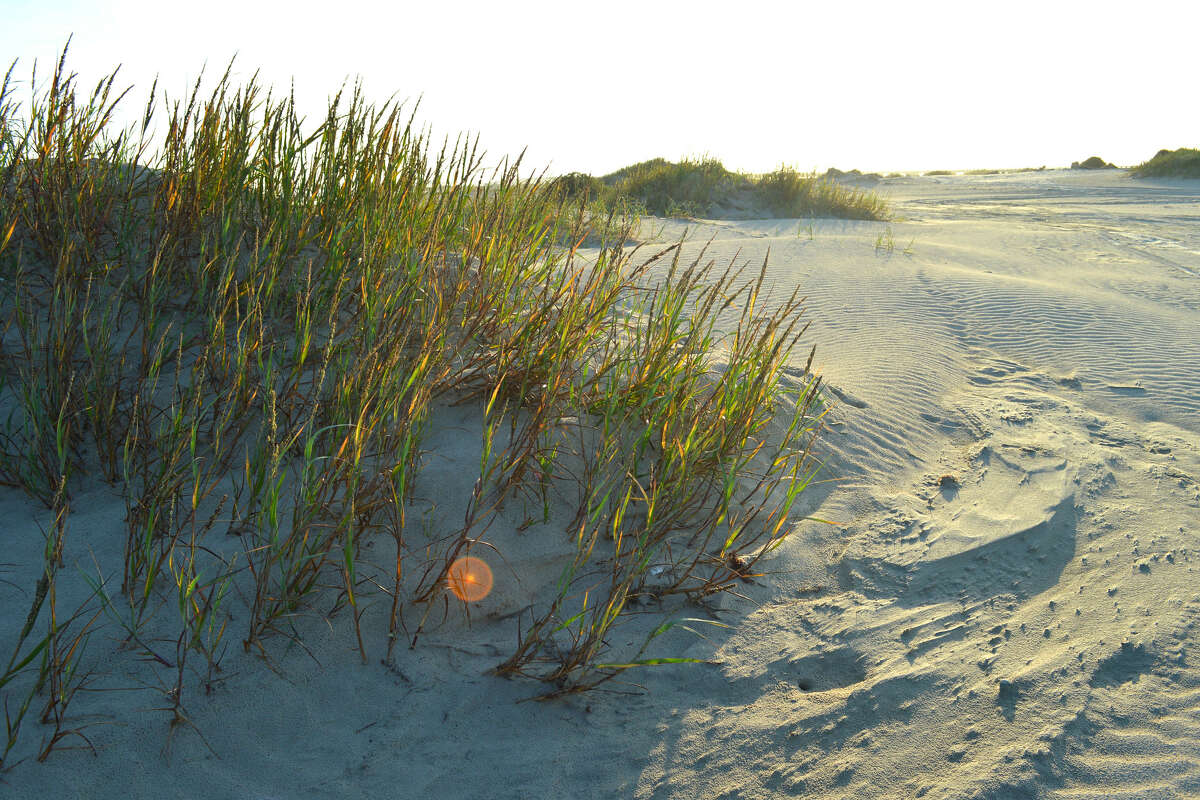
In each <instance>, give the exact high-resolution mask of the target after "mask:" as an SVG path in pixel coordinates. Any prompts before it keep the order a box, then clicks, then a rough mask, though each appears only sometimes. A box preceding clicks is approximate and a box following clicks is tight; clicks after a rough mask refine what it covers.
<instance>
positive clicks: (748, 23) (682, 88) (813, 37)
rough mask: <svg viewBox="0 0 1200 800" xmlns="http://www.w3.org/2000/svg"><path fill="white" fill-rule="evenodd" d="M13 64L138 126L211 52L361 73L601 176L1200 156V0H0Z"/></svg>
mask: <svg viewBox="0 0 1200 800" xmlns="http://www.w3.org/2000/svg"><path fill="white" fill-rule="evenodd" d="M0 19H2V20H3V25H0V59H2V60H3V61H5V62H6V64H5V66H7V62H10V61H11V60H12V59H13V58H18V59H19V60H20V61H19V64H18V68H17V76H18V77H19V78H21V79H22V80H23V81H25V80H27V79H28V77H29V70H30V68H31V67H32V66H33V61H34V59H35V58H36V59H37V60H38V64H39V74H40V75H43V76H48V74H49V71H50V69H51V68H52V66H53V60H54V58H55V55H56V53H57V51H59V50H61V48H62V45H63V43H64V42H65V41H66V39H67V36H68V35H70V34H72V33H73V34H74V36H75V38H74V40H73V42H72V44H71V54H70V57H69V60H68V64H69V66H70V67H71V68H72V69H73V70H74V71H76V72H78V73H79V74H80V77H81V78H82V79H84V83H90V82H94V81H95V80H97V79H98V78H99V77H101V75H102V74H104V73H105V72H107V71H109V70H111V69H112V68H113V67H115V66H117V65H118V64H120V65H122V70H121V73H120V78H119V80H118V83H120V84H121V85H130V84H132V85H133V86H134V91H133V92H132V93H131V95H130V97H129V99H128V101H127V103H126V111H127V112H128V113H129V115H130V118H132V117H133V116H135V115H136V114H137V113H138V112H139V111H140V107H141V106H142V105H143V104H144V102H145V97H146V92H147V91H148V89H149V87H150V84H151V81H152V80H153V78H154V75H155V74H158V75H159V85H160V87H163V88H166V89H167V90H168V91H170V92H171V93H172V94H173V95H175V96H178V95H179V94H181V93H182V92H183V90H184V88H185V87H186V86H188V85H190V82H191V81H192V80H193V79H194V78H195V76H196V75H197V74H198V73H199V71H200V69H201V67H202V66H203V65H204V64H205V63H206V62H207V64H208V69H209V72H219V71H221V70H222V69H223V68H224V66H225V65H226V63H227V62H228V61H229V59H230V58H231V57H232V56H234V54H237V61H236V62H235V63H236V67H237V72H238V73H240V74H241V75H243V76H245V75H247V74H249V73H250V72H253V71H254V70H256V69H258V70H260V71H261V74H262V77H263V78H264V79H265V80H266V81H267V82H269V83H274V84H275V85H277V86H281V87H284V88H286V87H287V85H288V83H289V82H290V80H291V79H293V78H294V79H295V82H296V87H297V95H298V98H299V99H300V101H301V103H302V104H303V106H304V107H305V108H306V109H308V110H309V114H310V118H313V119H317V118H319V117H320V116H321V111H322V110H323V108H324V101H325V100H326V98H327V97H328V96H330V95H331V94H332V93H334V92H335V91H336V90H337V88H338V87H339V85H341V84H342V82H343V81H345V80H347V79H353V78H354V77H355V76H361V77H362V79H363V81H364V85H365V88H366V90H367V93H368V95H369V96H371V97H373V98H376V99H385V98H387V97H388V96H390V95H393V94H395V95H396V96H397V97H399V98H402V99H403V98H412V99H415V98H417V97H418V96H423V100H422V102H421V113H420V115H419V118H420V119H422V120H424V121H425V122H427V123H428V124H430V125H431V126H432V127H433V129H434V130H435V131H436V132H437V133H438V134H439V135H441V134H451V135H453V134H455V133H458V132H460V131H467V132H477V133H478V134H479V135H480V137H481V141H482V143H483V146H484V147H485V148H487V150H488V152H489V153H490V154H492V155H493V156H500V155H504V154H515V153H517V152H519V151H520V150H521V149H523V148H524V149H527V151H528V152H527V157H526V159H527V160H526V164H528V165H529V166H531V167H542V166H545V165H549V167H550V169H551V172H554V173H562V172H569V171H574V170H579V171H584V172H592V173H595V174H602V173H605V172H609V171H612V170H614V169H616V168H618V167H621V166H624V165H626V164H629V163H632V162H635V161H640V160H643V159H647V158H652V157H655V156H664V157H666V158H670V159H678V158H680V157H683V156H689V155H692V156H694V155H702V154H709V155H712V156H715V157H717V158H719V159H721V160H722V161H723V162H724V163H725V165H726V166H728V167H730V168H732V169H739V170H744V171H752V172H761V171H767V170H770V169H773V168H775V167H777V166H779V165H780V164H781V163H786V164H789V165H791V166H794V167H797V168H799V169H803V170H809V169H822V170H823V169H825V168H826V167H830V166H837V167H839V168H841V169H851V168H858V169H862V170H865V171H871V170H878V171H891V170H926V169H966V168H976V167H979V168H983V167H988V168H1002V167H1025V166H1041V165H1049V166H1065V165H1067V164H1069V163H1070V162H1071V161H1076V160H1082V159H1083V158H1086V157H1088V156H1091V155H1099V156H1101V157H1103V158H1105V159H1107V160H1109V161H1113V162H1116V163H1118V164H1133V163H1138V162H1140V161H1144V160H1145V159H1147V158H1149V157H1150V156H1152V155H1153V154H1154V153H1155V152H1156V151H1157V150H1158V149H1159V148H1163V147H1166V148H1172V149H1174V148H1176V147H1185V146H1187V147H1200V102H1197V99H1196V98H1197V82H1198V78H1200V59H1198V57H1197V55H1196V54H1197V52H1198V51H1197V47H1198V45H1197V42H1196V33H1197V31H1198V30H1200V3H1197V2H1194V1H1193V0H1173V2H1158V1H1157V0H1140V2H1136V3H1133V2H1123V3H1113V2H1103V0H1091V1H1090V2H1056V0H1040V1H1039V2H1025V0H992V2H987V3H982V2H973V0H957V2H924V1H923V0H909V2H903V1H902V0H895V1H893V2H865V1H864V2H855V1H854V0H824V1H823V2H818V3H809V2H778V1H777V2H770V3H767V2H757V1H756V0H724V2H720V3H710V2H703V1H702V0H692V2H655V0H641V2H626V0H594V2H588V3H582V2H571V0H557V2H532V1H529V2H527V1H525V0H508V1H507V2H506V1H505V0H496V1H495V2H482V3H477V2H452V1H451V0H424V1H423V2H417V3H410V2H404V0H396V1H395V2H387V3H369V2H361V1H360V0H340V1H334V2H322V3H310V2H304V0H294V1H293V2H256V0H241V1H240V2H230V0H195V1H194V2H172V1H171V0H156V1H155V2H146V1H145V0H119V1H117V2H103V0H95V1H94V2H85V1H82V0H0Z"/></svg>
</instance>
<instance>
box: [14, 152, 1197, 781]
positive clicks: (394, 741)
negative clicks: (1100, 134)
mask: <svg viewBox="0 0 1200 800" xmlns="http://www.w3.org/2000/svg"><path fill="white" fill-rule="evenodd" d="M880 189H881V191H883V192H884V193H886V194H889V195H890V197H891V199H892V201H893V202H894V203H895V207H896V211H897V213H898V214H899V215H900V216H901V217H902V218H903V221H899V222H893V223H890V224H888V223H875V222H838V221H820V220H819V221H814V222H812V223H811V224H810V223H809V222H808V221H796V220H765V221H751V222H736V223H731V222H712V223H700V224H694V223H693V224H691V225H690V228H691V231H690V236H691V238H692V241H693V244H692V245H689V247H699V246H700V245H701V243H702V242H704V241H707V240H708V239H710V238H713V237H715V238H713V240H712V242H711V243H710V244H709V254H710V255H711V256H712V257H713V258H715V259H716V260H717V261H718V262H719V263H720V262H723V261H727V260H730V259H734V258H736V259H738V261H739V262H741V261H746V262H749V263H751V264H752V265H755V266H754V267H752V268H755V269H756V265H757V264H759V263H761V262H762V260H763V258H764V256H765V255H766V253H767V251H768V250H769V251H770V266H769V275H770V277H771V279H772V281H773V282H774V284H775V293H776V294H775V296H779V297H785V296H787V295H788V294H790V292H791V290H792V288H793V287H794V286H795V285H797V284H799V285H800V286H801V287H802V292H803V293H804V294H807V295H808V297H809V303H808V307H809V309H810V312H809V313H810V316H811V318H812V320H813V324H812V327H811V329H810V332H809V336H810V341H811V342H813V343H815V344H817V358H816V362H815V363H816V365H817V367H818V369H819V371H821V372H823V374H824V375H825V377H826V378H827V380H828V381H829V384H830V388H831V390H832V395H833V396H834V397H836V398H838V399H839V404H838V406H837V409H836V411H835V412H834V413H833V415H832V420H831V424H830V427H829V430H828V432H827V434H826V435H825V437H824V439H823V444H822V448H823V455H824V457H825V459H826V461H827V463H826V468H825V471H824V472H823V477H825V478H827V479H829V480H828V481H827V482H825V483H822V484H820V485H819V486H818V487H815V488H814V490H813V491H812V493H811V497H812V498H813V502H812V504H811V513H812V514H813V515H814V516H816V517H820V518H822V519H825V520H831V521H834V522H837V523H838V524H837V525H829V524H825V523H822V522H816V521H810V522H805V523H803V524H802V526H801V527H800V529H799V530H798V531H797V532H796V535H795V536H794V538H793V539H791V540H789V542H788V543H787V544H786V545H785V546H784V547H783V548H781V549H780V550H779V551H778V552H777V554H776V555H774V556H773V557H772V559H771V560H770V562H769V564H768V566H767V569H769V570H771V571H772V573H773V574H771V575H770V576H768V578H767V579H764V580H762V581H760V582H759V584H758V585H753V586H747V587H746V588H745V594H746V595H747V598H748V599H747V601H746V602H742V603H737V602H724V603H723V608H722V610H721V611H720V618H721V619H722V620H723V621H724V622H725V623H727V624H729V625H731V626H732V627H731V628H730V629H717V628H714V629H712V630H711V631H710V630H709V629H708V627H705V629H704V630H703V633H705V635H706V636H707V637H708V638H707V639H700V638H697V637H696V636H694V635H692V634H691V633H688V632H686V631H683V630H681V629H675V630H673V631H671V632H670V633H669V634H667V635H665V636H664V637H662V640H663V642H664V643H663V645H662V647H661V648H660V649H662V650H666V651H669V652H668V653H667V654H669V655H686V656H690V657H695V658H706V659H712V660H714V661H716V662H718V663H717V664H713V665H687V666H681V667H661V668H656V669H648V670H643V671H640V672H637V673H636V674H632V673H631V675H630V677H631V680H637V681H639V682H640V683H641V684H642V685H643V686H644V687H645V688H646V689H647V690H648V691H647V692H645V693H642V692H641V691H640V690H638V689H637V688H636V687H633V686H616V687H614V688H616V689H622V690H624V689H628V690H629V691H630V692H631V693H629V694H624V693H614V692H596V693H592V694H589V695H584V696H581V697H575V698H570V699H566V700H557V701H553V702H550V703H536V702H528V703H518V702H517V701H519V700H522V699H524V698H527V697H529V696H530V695H532V694H533V693H534V692H535V688H536V687H532V686H530V685H528V684H523V683H520V682H509V681H504V680H500V679H497V678H492V677H486V676H483V675H482V674H481V673H483V671H484V670H485V669H487V668H488V667H491V666H493V665H494V664H495V663H496V661H497V660H498V658H499V657H500V656H501V655H502V653H501V651H500V650H499V649H498V648H497V645H496V643H495V641H493V640H491V639H489V638H488V636H489V635H490V634H488V631H489V630H490V629H488V628H487V627H486V625H485V623H484V622H483V621H479V622H478V624H477V627H475V628H473V629H472V631H470V632H464V633H463V635H462V637H461V639H460V640H458V641H455V640H454V639H447V637H445V636H442V637H441V638H440V639H437V640H436V641H433V640H431V641H430V642H428V643H427V644H423V645H418V647H417V648H416V649H415V650H411V651H404V652H403V653H401V654H400V656H399V657H398V658H397V660H396V663H395V664H393V665H391V666H390V667H388V666H384V665H381V664H379V663H378V661H377V660H376V661H373V662H372V663H371V664H369V665H367V666H362V665H361V664H359V662H358V659H357V656H356V652H355V650H354V647H353V644H352V643H351V642H350V641H348V640H347V637H346V636H345V632H344V631H337V632H331V631H329V630H327V629H323V628H322V625H321V624H320V623H319V622H316V623H313V624H311V625H310V626H309V627H308V628H306V629H305V638H304V642H305V645H306V646H307V647H309V648H310V649H311V653H305V652H304V651H303V650H301V649H300V648H299V647H297V648H295V651H294V652H291V653H288V654H287V655H286V656H285V657H284V658H283V659H282V660H281V662H280V663H279V664H277V665H276V669H277V671H276V672H273V671H271V670H268V669H266V668H264V667H263V665H262V663H261V662H260V661H258V660H257V659H254V658H251V657H249V656H245V655H243V654H242V653H241V652H240V651H241V648H234V649H231V651H230V653H229V656H228V663H227V665H226V674H227V677H226V680H224V682H223V683H222V684H221V685H220V686H219V688H218V689H217V691H215V692H214V693H213V694H212V695H211V696H209V697H207V698H203V699H202V700H200V701H194V702H193V703H192V704H191V706H190V708H189V710H190V712H191V715H192V717H191V719H192V722H193V723H194V725H195V728H194V729H193V728H191V727H190V726H186V725H177V726H175V727H174V728H173V729H170V728H169V727H168V719H169V717H168V716H167V715H166V714H165V713H164V712H156V711H154V709H155V708H156V707H160V706H163V705H164V702H163V701H162V700H161V699H158V698H161V692H162V691H163V690H164V689H165V688H166V687H158V686H154V685H150V686H146V687H144V689H141V690H139V691H136V692H108V693H103V694H99V695H96V696H93V697H91V698H89V699H88V700H87V705H86V706H84V707H85V709H86V711H87V712H88V713H89V714H90V715H92V716H91V717H89V719H88V720H87V721H90V722H96V723H100V724H97V725H96V726H95V727H92V728H89V729H88V731H87V732H88V734H89V737H90V738H91V739H92V740H93V741H94V742H95V744H96V746H97V747H98V748H99V755H98V757H93V756H92V754H91V753H90V752H88V751H86V750H75V751H64V752H56V753H54V754H52V755H51V757H50V758H49V760H48V761H47V762H46V763H45V764H39V763H36V762H34V761H33V760H32V759H29V760H27V761H26V762H24V763H21V764H19V765H18V766H17V767H16V768H15V769H14V770H13V771H11V772H10V773H8V774H7V775H4V776H3V777H0V793H2V794H9V793H11V796H13V797H37V796H47V793H48V792H49V791H50V790H53V795H54V796H58V797H72V796H87V797H137V798H148V797H155V798H160V797H195V796H205V797H212V798H219V797H247V798H284V797H300V796H307V797H338V796H379V797H403V798H408V797H412V798H418V797H422V798H423V797H435V796H442V797H467V796H473V797H512V798H528V797H628V796H632V797H639V798H668V797H671V798H675V797H678V798H690V797H697V798H699V797H705V798H709V797H739V798H759V797H779V796H805V797H829V798H841V797H862V798H875V797H896V798H909V797H930V798H934V797H946V798H958V797H994V798H1007V797H1062V798H1067V797H1072V798H1075V797H1097V798H1100V797H1125V796H1128V797H1146V798H1149V797H1155V798H1161V797H1184V796H1195V795H1197V794H1200V653H1197V647H1196V644H1195V641H1196V637H1197V621H1198V620H1200V580H1198V575H1197V566H1198V565H1200V558H1198V556H1200V185H1197V183H1196V182H1191V183H1187V182H1176V183H1169V182H1149V181H1134V180H1131V179H1129V178H1128V177H1127V176H1126V175H1125V174H1124V173H1118V172H1104V173H1089V174H1078V173H1071V172H1065V171H1046V172H1038V173H1024V174H1014V175H997V176H971V177H966V176H954V177H944V178H905V179H890V180H888V181H885V182H884V183H883V184H881V186H880ZM683 228H684V225H683V224H682V223H678V222H669V223H664V228H663V230H662V233H661V235H662V237H664V238H665V239H668V240H669V239H672V238H677V237H678V236H679V235H680V234H681V233H682V230H683ZM798 366H802V365H798ZM462 424H463V425H467V424H468V423H467V422H466V421H464V422H463V423H462ZM448 479H449V478H448ZM835 479H836V480H835ZM818 502H819V504H818ZM76 508H78V509H80V510H79V511H78V512H77V513H76V515H75V516H76V519H74V520H72V523H71V525H72V530H73V531H83V532H84V536H85V537H92V538H88V539H87V540H88V541H94V542H97V543H100V542H103V541H108V540H111V541H117V539H115V538H113V537H108V538H107V539H106V538H105V537H103V536H101V535H100V534H98V533H94V532H95V531H99V530H101V529H102V528H103V527H104V526H106V525H107V526H114V525H118V526H119V524H120V519H121V516H122V514H123V507H122V506H121V504H120V501H119V500H118V501H116V502H115V504H114V501H113V499H112V497H111V495H109V494H108V493H107V492H106V490H103V489H100V488H97V489H95V490H94V492H93V493H92V494H89V495H85V496H84V497H81V498H79V499H78V500H77V502H76ZM0 518H3V519H4V520H5V521H6V522H5V525H6V527H7V528H8V530H7V537H8V538H10V539H11V540H12V541H15V542H21V541H27V542H29V544H28V545H21V546H16V545H14V546H13V548H12V549H10V551H9V552H8V553H6V555H5V557H3V558H0V561H4V562H8V563H10V564H13V565H14V566H13V568H12V569H13V570H16V571H20V570H22V569H25V568H27V567H28V566H29V565H34V566H36V564H37V563H39V562H38V561H37V559H38V558H39V555H40V538H39V537H38V536H37V534H36V526H37V525H42V526H45V525H46V523H47V520H46V513H45V512H44V511H42V510H40V509H38V508H37V507H35V506H34V505H33V504H32V503H30V502H28V501H26V500H24V499H22V498H20V497H19V496H18V495H17V494H16V493H14V492H9V491H5V492H4V493H3V494H0ZM26 534H28V535H26ZM514 547H515V545H514ZM505 556H506V557H507V558H509V559H513V558H520V557H521V556H520V553H519V552H514V551H513V550H508V551H506V552H505ZM80 560H81V567H86V563H82V562H84V561H85V559H80ZM19 574H20V576H21V580H20V581H19V582H18V583H19V585H28V582H27V581H25V572H19ZM0 602H2V603H4V604H5V605H8V604H10V603H13V604H15V605H16V606H20V607H22V608H23V607H25V603H26V602H27V601H26V599H25V598H24V595H22V593H21V591H20V590H19V589H18V588H16V587H14V586H9V585H7V584H0ZM513 606H514V608H515V609H516V610H519V602H518V601H515V600H514V601H513ZM496 612H497V616H503V614H504V613H507V612H506V611H505V610H504V609H500V608H497V609H496ZM696 613H697V615H699V614H700V613H701V612H699V611H697V612H696ZM507 635H508V636H512V635H513V634H512V633H511V632H509V633H508V634H507ZM94 646H95V647H97V648H98V649H102V648H110V649H113V650H115V649H116V645H115V644H113V643H111V642H103V643H101V642H99V641H97V642H96V643H95V644H94ZM504 646H508V645H507V644H505V645H504ZM234 650H236V651H237V652H234ZM310 656H311V657H310ZM135 688H136V687H135ZM197 730H198V731H199V732H201V733H202V734H203V737H204V738H203V740H202V739H201V737H200V736H199V735H198V734H197V733H196V731H197ZM35 735H36V733H35Z"/></svg>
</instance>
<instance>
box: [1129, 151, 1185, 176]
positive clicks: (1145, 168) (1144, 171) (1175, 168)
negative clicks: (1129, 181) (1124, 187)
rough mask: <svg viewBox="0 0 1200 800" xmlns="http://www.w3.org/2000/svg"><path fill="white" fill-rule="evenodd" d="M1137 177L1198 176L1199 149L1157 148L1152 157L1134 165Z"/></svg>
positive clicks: (1134, 173) (1134, 172)
mask: <svg viewBox="0 0 1200 800" xmlns="http://www.w3.org/2000/svg"><path fill="white" fill-rule="evenodd" d="M1133 175H1134V177H1137V178H1200V150H1193V149H1191V148H1188V147H1181V148H1179V149H1178V150H1159V151H1158V152H1157V153H1155V155H1154V158H1152V159H1150V160H1149V161H1147V162H1146V163H1145V164H1140V165H1138V166H1137V167H1134V170H1133Z"/></svg>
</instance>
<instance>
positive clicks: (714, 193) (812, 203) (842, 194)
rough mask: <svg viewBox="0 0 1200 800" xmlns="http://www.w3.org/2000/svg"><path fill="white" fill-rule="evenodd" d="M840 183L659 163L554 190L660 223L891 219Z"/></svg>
mask: <svg viewBox="0 0 1200 800" xmlns="http://www.w3.org/2000/svg"><path fill="white" fill-rule="evenodd" d="M840 174H842V175H850V174H851V173H840ZM833 178H834V176H831V175H828V174H827V175H826V176H818V175H816V174H813V173H802V172H798V171H796V170H794V169H792V168H790V167H780V168H779V169H777V170H776V171H774V172H771V173H767V174H765V175H748V174H745V173H740V172H731V171H730V170H728V169H726V168H725V166H724V165H723V164H722V163H721V162H720V161H718V160H716V159H713V158H701V159H684V160H682V161H679V162H673V161H667V160H666V159H664V158H654V159H650V160H649V161H642V162H639V163H637V164H631V165H630V166H627V167H622V168H621V169H619V170H617V171H616V172H613V173H610V174H608V175H605V176H604V177H602V178H597V177H594V176H591V175H586V174H583V173H579V172H573V173H570V174H568V175H564V176H562V177H560V178H556V179H555V181H554V183H553V187H554V188H555V189H556V190H557V191H559V192H561V194H562V196H563V197H564V198H565V199H567V200H586V201H587V202H590V203H596V204H598V205H599V206H600V207H602V208H606V209H611V208H623V207H626V206H628V205H633V206H640V208H641V209H644V210H645V211H646V212H647V213H650V214H655V215H657V216H683V217H696V216H713V217H742V218H745V217H751V216H783V217H839V218H842V219H884V218H886V217H887V216H888V208H887V204H886V203H885V202H884V201H883V200H882V199H881V198H880V197H879V196H878V195H876V194H874V193H873V192H870V191H865V190H862V189H859V188H856V187H852V186H844V185H842V184H840V183H838V182H836V181H835V180H834V179H833Z"/></svg>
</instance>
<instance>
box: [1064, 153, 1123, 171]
mask: <svg viewBox="0 0 1200 800" xmlns="http://www.w3.org/2000/svg"><path fill="white" fill-rule="evenodd" d="M1116 168H1117V167H1116V166H1115V165H1113V164H1110V163H1108V162H1107V161H1105V160H1104V159H1103V158H1101V157H1100V156H1091V157H1089V158H1085V159H1084V160H1083V161H1074V162H1072V163H1071V169H1116Z"/></svg>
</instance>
